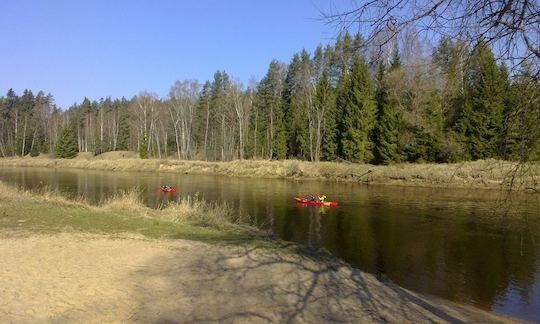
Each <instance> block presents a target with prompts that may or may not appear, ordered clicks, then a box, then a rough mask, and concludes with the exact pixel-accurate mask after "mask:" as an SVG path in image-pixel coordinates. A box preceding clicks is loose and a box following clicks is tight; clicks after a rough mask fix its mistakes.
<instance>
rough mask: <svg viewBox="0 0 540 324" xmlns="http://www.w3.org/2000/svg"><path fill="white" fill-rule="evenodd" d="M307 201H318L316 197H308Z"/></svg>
mask: <svg viewBox="0 0 540 324" xmlns="http://www.w3.org/2000/svg"><path fill="white" fill-rule="evenodd" d="M306 199H307V200H308V201H316V200H315V196H314V195H308V196H307V197H306Z"/></svg>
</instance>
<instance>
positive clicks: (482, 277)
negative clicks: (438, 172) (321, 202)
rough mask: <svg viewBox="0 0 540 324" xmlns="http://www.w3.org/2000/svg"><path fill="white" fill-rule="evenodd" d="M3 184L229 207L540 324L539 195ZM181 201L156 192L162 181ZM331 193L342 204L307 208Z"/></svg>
mask: <svg viewBox="0 0 540 324" xmlns="http://www.w3.org/2000/svg"><path fill="white" fill-rule="evenodd" d="M0 180H2V181H5V182H8V183H13V184H17V185H20V186H22V187H25V188H29V189H37V188H42V187H44V186H48V187H49V188H51V190H60V191H61V192H63V193H64V194H66V195H69V196H72V197H75V196H84V197H85V198H86V199H87V200H88V201H89V202H91V203H99V202H101V201H103V200H105V199H106V198H108V197H110V196H111V195H113V194H115V193H117V192H119V191H121V190H126V189H129V188H132V187H138V188H140V190H141V191H142V194H143V198H144V199H145V201H146V203H147V204H148V205H150V206H152V207H156V206H159V205H161V204H163V203H166V201H167V200H170V199H178V198H179V197H182V196H186V195H194V194H198V195H199V196H202V197H203V198H205V199H206V200H216V201H227V202H229V203H230V204H231V205H232V206H234V208H236V209H237V210H238V212H240V213H242V214H244V215H249V216H251V218H252V219H254V220H255V221H256V223H257V226H259V227H262V228H266V229H271V230H272V231H273V232H274V233H275V234H276V235H278V236H279V237H281V238H282V239H284V240H287V241H293V242H298V243H301V244H305V245H308V246H310V247H314V248H319V247H322V248H325V249H327V250H328V251H330V252H331V253H333V254H334V255H336V256H338V257H340V258H341V259H343V260H345V261H346V262H348V263H350V264H352V265H353V266H355V267H358V268H360V269H362V270H364V271H367V272H370V273H373V274H375V275H377V276H378V277H379V278H385V279H390V280H392V281H394V282H395V283H397V284H399V285H401V286H403V287H405V288H408V289H411V290H413V291H416V292H420V293H424V294H430V295H435V296H438V297H442V298H445V299H449V300H452V301H456V302H459V303H464V304H470V305H474V306H476V307H479V308H482V309H485V310H490V311H493V312H496V313H501V314H506V315H509V316H512V317H515V318H519V319H523V320H528V321H534V322H540V196H539V195H534V194H513V195H508V194H507V193H505V192H499V191H497V190H478V189H432V188H430V189H426V188H406V187H390V186H366V185H360V184H353V183H336V182H325V181H294V180H279V179H251V178H233V177H225V176H210V175H179V174H170V173H150V172H148V173H145V172H111V171H86V170H74V169H69V170H55V169H40V168H6V167H0ZM165 183H167V184H171V185H174V186H176V187H177V188H178V189H179V190H178V192H177V193H176V194H174V195H171V194H156V191H155V189H156V187H158V186H159V185H160V184H165ZM310 193H313V194H317V193H324V194H326V195H327V196H328V200H331V201H338V202H339V207H337V208H329V207H317V206H302V205H298V204H296V203H294V202H293V199H292V198H293V197H295V196H305V195H307V194H310Z"/></svg>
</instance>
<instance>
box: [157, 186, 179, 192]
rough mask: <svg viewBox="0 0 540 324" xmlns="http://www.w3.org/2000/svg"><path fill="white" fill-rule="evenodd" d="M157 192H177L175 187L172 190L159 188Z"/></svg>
mask: <svg viewBox="0 0 540 324" xmlns="http://www.w3.org/2000/svg"><path fill="white" fill-rule="evenodd" d="M157 190H159V191H161V192H176V188H175V187H171V188H162V187H159V188H158V189H157Z"/></svg>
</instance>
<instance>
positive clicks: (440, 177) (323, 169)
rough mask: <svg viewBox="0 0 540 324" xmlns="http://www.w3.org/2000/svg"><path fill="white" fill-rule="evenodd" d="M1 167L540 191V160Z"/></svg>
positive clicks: (116, 160) (13, 161)
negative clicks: (530, 161)
mask: <svg viewBox="0 0 540 324" xmlns="http://www.w3.org/2000/svg"><path fill="white" fill-rule="evenodd" d="M0 166H4V167H6V166H15V167H46V168H77V169H92V170H108V171H151V172H173V173H183V174H215V175H227V176H237V177H260V178H286V179H318V180H329V181H347V182H359V183H365V184H384V185H400V186H422V187H450V188H471V187H473V188H486V189H508V188H512V189H514V190H522V191H530V192H540V163H529V164H525V165H520V164H518V163H515V162H508V161H497V160H484V161H474V162H463V163H454V164H408V163H407V164H396V165H390V166H376V165H369V164H355V163H348V162H341V163H337V162H305V161H297V160H285V161H267V160H241V161H240V160H237V161H231V162H206V161H181V160H159V159H144V160H143V159H139V158H137V155H136V154H135V153H134V152H109V153H104V154H102V155H99V156H95V157H94V156H92V155H91V154H90V153H81V154H80V155H79V156H78V157H77V158H75V159H70V160H67V159H53V158H49V157H35V158H30V157H25V158H2V159H0Z"/></svg>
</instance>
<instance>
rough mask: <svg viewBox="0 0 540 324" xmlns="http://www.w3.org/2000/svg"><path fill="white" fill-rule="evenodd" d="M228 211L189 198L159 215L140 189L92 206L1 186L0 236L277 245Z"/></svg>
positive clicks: (46, 194) (160, 212)
mask: <svg viewBox="0 0 540 324" xmlns="http://www.w3.org/2000/svg"><path fill="white" fill-rule="evenodd" d="M227 208H228V207H225V209H224V207H223V206H220V205H218V204H210V203H207V202H205V201H202V200H200V199H193V198H189V199H184V200H182V201H180V202H178V203H176V204H173V205H171V206H169V207H167V208H164V209H162V210H156V209H151V208H148V207H146V206H144V205H143V204H142V203H141V200H140V199H139V196H138V193H137V191H135V190H132V191H128V192H124V193H121V194H119V195H117V196H116V197H114V198H112V199H110V200H108V201H106V202H105V203H104V204H103V205H101V206H90V205H88V204H87V203H85V202H84V201H83V200H69V199H67V198H65V197H63V196H61V195H60V194H58V193H50V192H46V191H45V190H43V192H41V193H30V192H28V191H23V190H20V189H16V188H13V187H10V186H8V185H6V184H4V183H2V182H0V231H2V232H4V233H6V232H7V233H22V234H24V233H27V232H38V233H59V232H71V231H76V232H87V233H96V234H121V233H135V234H142V235H144V236H147V237H151V238H167V239H189V240H195V241H202V242H206V243H224V244H235V245H245V244H247V245H258V246H269V245H271V243H270V242H269V241H268V239H267V236H266V234H265V233H263V232H260V231H258V230H256V229H254V228H251V227H248V226H240V225H237V224H235V222H236V220H235V218H234V217H232V210H231V209H230V208H229V209H228V211H227ZM223 210H225V211H226V213H224V214H222V213H221V211H223Z"/></svg>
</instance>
